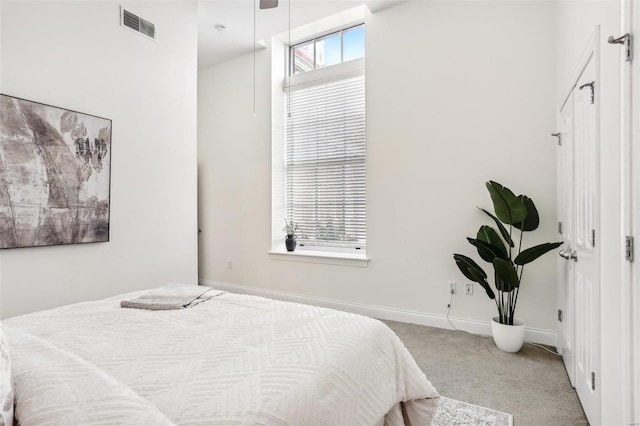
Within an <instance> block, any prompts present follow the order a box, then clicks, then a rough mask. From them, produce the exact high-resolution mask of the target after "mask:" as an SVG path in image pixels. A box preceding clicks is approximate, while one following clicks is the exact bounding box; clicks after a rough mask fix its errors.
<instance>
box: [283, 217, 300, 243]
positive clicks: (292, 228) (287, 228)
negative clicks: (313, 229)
mask: <svg viewBox="0 0 640 426" xmlns="http://www.w3.org/2000/svg"><path fill="white" fill-rule="evenodd" d="M284 223H285V225H284V228H282V230H283V231H284V232H286V233H287V238H285V240H284V244H285V245H286V246H287V251H294V250H295V249H296V245H297V242H296V231H297V230H298V224H297V223H296V222H294V221H293V220H289V221H287V220H285V222H284Z"/></svg>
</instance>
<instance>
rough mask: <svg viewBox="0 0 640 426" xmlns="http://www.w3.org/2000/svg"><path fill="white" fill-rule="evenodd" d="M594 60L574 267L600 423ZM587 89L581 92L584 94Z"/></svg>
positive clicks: (582, 107)
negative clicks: (597, 380) (593, 91)
mask: <svg viewBox="0 0 640 426" xmlns="http://www.w3.org/2000/svg"><path fill="white" fill-rule="evenodd" d="M591 82H595V66H594V59H593V57H592V58H591V59H590V60H589V61H588V62H587V64H586V66H585V68H584V70H583V72H582V74H581V76H580V78H579V80H578V89H577V90H574V96H573V101H574V102H573V111H574V117H573V130H574V140H573V150H574V176H575V178H574V192H575V193H574V197H573V200H574V206H575V218H576V226H575V230H574V232H575V242H574V244H575V246H574V251H575V254H576V256H577V260H576V261H574V262H570V263H572V264H573V268H574V272H573V274H574V281H575V288H574V291H575V306H574V308H575V335H574V344H575V358H574V362H575V375H576V376H575V380H574V383H575V387H576V392H577V393H578V396H579V397H580V401H581V403H582V406H583V408H584V410H585V413H586V415H587V418H588V419H589V421H590V422H591V423H592V424H599V423H600V391H599V389H600V384H599V383H597V382H596V379H598V378H599V377H600V375H599V372H600V368H599V362H600V286H599V280H600V278H599V274H600V271H599V266H598V265H599V250H598V248H597V246H598V241H597V237H598V235H599V232H598V230H599V226H598V209H597V206H598V196H599V194H598V185H597V182H598V180H597V179H598V177H599V175H598V158H597V155H596V153H597V149H598V134H597V125H596V123H597V122H596V99H597V96H594V95H595V94H593V93H592V90H597V88H596V89H593V88H592V87H591V86H584V85H585V84H589V83H591ZM580 87H582V88H583V89H582V90H580V89H579V88H580Z"/></svg>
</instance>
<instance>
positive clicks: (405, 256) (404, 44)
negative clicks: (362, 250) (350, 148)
mask: <svg viewBox="0 0 640 426" xmlns="http://www.w3.org/2000/svg"><path fill="white" fill-rule="evenodd" d="M555 17H556V15H555V6H554V5H553V4H551V3H545V2H513V3H512V2H418V1H411V2H407V3H402V4H400V5H398V6H395V7H393V8H390V9H386V10H383V11H380V12H378V13H375V14H372V15H370V16H369V17H368V18H367V22H366V24H367V59H366V67H367V71H366V72H367V135H368V136H367V137H368V141H367V144H368V151H367V155H368V160H367V161H368V163H367V172H368V188H367V190H368V193H367V196H368V235H367V254H368V255H369V256H370V258H371V261H370V262H369V266H368V268H357V267H345V266H335V265H323V264H309V263H300V262H287V261H279V260H272V259H270V258H269V255H268V254H267V251H268V250H269V249H270V242H271V194H270V191H271V140H270V138H271V127H270V122H271V115H270V111H269V109H270V105H271V103H270V89H271V82H270V80H269V79H270V63H269V61H270V59H269V55H270V52H269V51H262V52H259V55H258V58H257V66H258V73H257V75H258V85H257V87H258V97H257V99H258V114H257V116H256V117H255V118H254V117H252V110H253V108H252V87H253V85H252V78H253V73H252V58H251V56H250V55H248V56H242V57H239V58H236V59H233V60H230V61H227V62H224V63H222V64H219V65H216V66H214V67H211V68H207V69H203V70H200V73H199V76H198V93H199V97H198V115H199V121H198V132H199V133H198V158H199V176H200V180H199V184H200V189H199V192H200V206H199V222H200V225H201V227H202V228H203V234H202V236H201V239H200V264H199V269H200V278H201V279H203V280H208V281H221V282H226V283H232V284H239V285H245V286H250V287H254V288H258V289H263V290H264V289H268V290H274V291H280V292H288V293H294V294H299V295H305V296H309V297H317V298H327V299H333V300H340V301H345V302H351V303H357V304H367V305H376V306H382V307H387V308H391V309H401V310H408V311H416V312H420V313H425V314H436V315H444V314H445V313H446V306H447V303H448V300H449V295H448V293H447V281H449V280H457V281H458V283H459V285H458V295H456V296H455V298H454V302H453V309H452V316H454V317H461V318H467V319H472V320H480V321H489V319H490V318H491V317H492V316H494V315H495V310H496V308H495V304H494V303H493V301H490V300H489V299H488V298H487V297H486V296H485V295H484V292H483V291H482V290H481V289H480V288H476V289H475V294H474V296H473V297H467V296H463V295H462V283H463V282H464V281H466V280H465V279H464V277H463V276H462V275H461V274H460V272H459V271H458V270H457V268H456V266H455V264H454V262H453V259H452V254H453V253H454V252H461V253H467V254H473V255H474V256H476V255H475V252H474V250H473V249H472V247H471V246H470V245H468V244H467V242H466V241H465V237H466V236H473V235H475V233H476V231H477V229H478V227H479V226H480V225H481V224H483V223H487V221H486V219H485V218H484V217H483V214H482V213H481V212H479V211H478V210H477V209H476V208H475V206H485V207H490V206H491V201H490V198H489V195H488V193H487V192H486V189H485V187H484V182H485V181H487V180H489V179H494V180H497V181H499V182H502V183H504V184H505V185H507V186H509V187H511V188H512V189H514V190H515V191H518V192H520V193H524V194H527V195H529V196H531V197H532V198H533V199H534V201H535V202H536V204H537V206H538V209H539V211H540V214H541V217H542V225H541V228H540V229H539V230H538V231H536V232H535V233H533V234H532V235H527V240H526V242H525V244H526V245H533V244H537V243H542V242H545V241H554V240H555V238H556V233H555V228H556V204H555V197H556V191H555V141H554V139H553V138H551V137H550V136H549V134H550V133H551V132H552V131H554V129H555V112H554V111H555V102H554V100H555V99H556V96H555V67H554V63H555V57H556V56H555V55H556V53H555V44H554V41H555V31H556V26H555V19H556V18H555ZM228 259H231V260H232V262H233V268H232V269H229V268H227V261H228ZM555 294H556V277H555V258H554V257H553V255H547V256H546V257H545V258H542V259H541V260H540V261H539V262H537V263H536V264H533V266H532V267H529V268H528V269H527V271H526V273H525V275H524V284H523V287H522V291H521V296H520V300H519V303H518V311H517V314H518V316H520V317H522V318H524V319H525V320H526V321H527V323H528V325H529V326H530V327H535V328H539V329H544V330H549V331H551V332H554V328H555V310H556V297H555Z"/></svg>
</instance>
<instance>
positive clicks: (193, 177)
mask: <svg viewBox="0 0 640 426" xmlns="http://www.w3.org/2000/svg"><path fill="white" fill-rule="evenodd" d="M124 5H125V6H129V7H128V8H129V9H130V10H131V11H132V12H134V13H137V14H139V15H141V16H142V17H144V18H145V19H147V20H149V21H151V22H154V23H155V24H156V26H157V30H158V37H157V39H156V41H150V40H147V39H145V38H143V37H141V36H139V35H137V34H135V33H133V32H130V31H129V30H126V29H124V28H122V27H120V25H119V13H120V12H119V3H115V2H68V1H47V2H22V1H16V2H13V1H3V2H2V21H1V41H2V45H1V64H2V65H1V66H2V68H1V75H2V81H1V91H2V93H6V94H9V95H14V96H18V97H22V98H26V99H30V100H34V101H38V102H43V103H46V104H51V105H56V106H60V107H65V108H69V109H73V110H77V111H81V112H86V113H90V114H95V115H99V116H102V117H108V118H111V119H112V120H113V134H112V148H113V152H112V157H111V162H112V169H111V241H110V242H108V243H97V244H85V245H70V246H57V247H42V248H23V249H12V250H4V251H2V252H1V253H0V256H1V265H2V269H1V275H0V285H1V287H0V288H1V294H0V296H1V304H0V306H1V310H2V314H1V315H2V317H4V318H7V317H10V316H13V315H17V314H22V313H26V312H31V311H36V310H41V309H46V308H51V307H54V306H59V305H63V304H67V303H72V302H77V301H84V300H90V299H97V298H102V297H106V296H110V295H115V294H118V293H123V292H127V291H133V290H139V289H144V288H150V287H154V286H159V285H164V284H166V283H167V282H168V281H179V282H196V280H197V263H196V262H197V234H196V227H197V216H196V203H197V202H196V195H197V194H196V184H197V172H196V164H197V160H196V151H197V149H196V130H197V129H196V96H197V90H196V84H197V83H196V82H197V77H196V73H197V53H196V50H197V6H196V3H195V2H182V1H181V2H153V3H152V2H148V3H145V2H132V3H130V4H128V3H125V4H124Z"/></svg>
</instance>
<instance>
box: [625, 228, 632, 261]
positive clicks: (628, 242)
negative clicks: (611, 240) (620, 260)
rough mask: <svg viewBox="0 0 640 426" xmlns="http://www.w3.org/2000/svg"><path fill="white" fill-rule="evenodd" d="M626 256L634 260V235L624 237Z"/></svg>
mask: <svg viewBox="0 0 640 426" xmlns="http://www.w3.org/2000/svg"><path fill="white" fill-rule="evenodd" d="M624 258H625V260H628V261H629V262H633V237H632V236H629V235H627V236H626V237H624Z"/></svg>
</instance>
